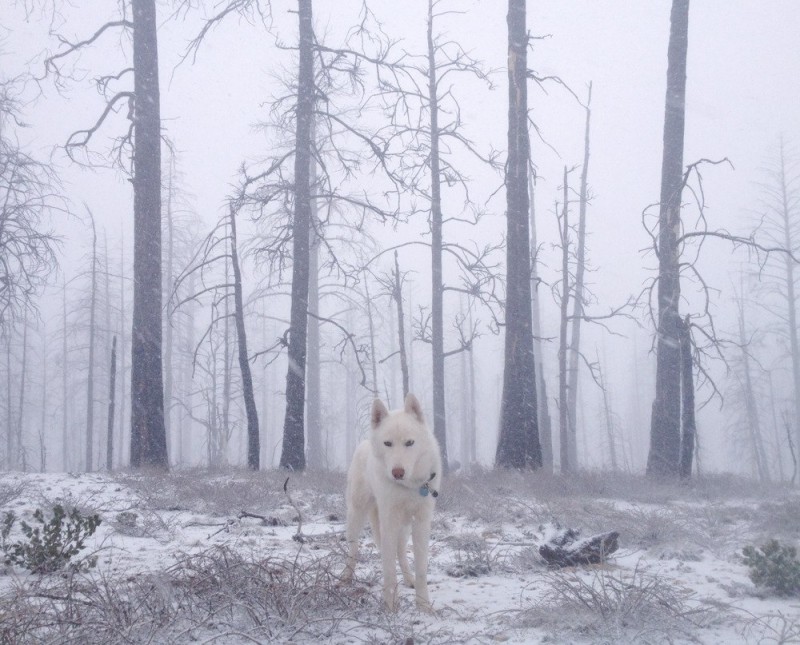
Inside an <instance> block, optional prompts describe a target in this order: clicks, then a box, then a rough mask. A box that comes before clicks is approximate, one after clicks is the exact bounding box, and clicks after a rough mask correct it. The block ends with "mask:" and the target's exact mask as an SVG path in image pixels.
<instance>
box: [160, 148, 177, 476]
mask: <svg viewBox="0 0 800 645" xmlns="http://www.w3.org/2000/svg"><path fill="white" fill-rule="evenodd" d="M168 159H169V161H168V164H167V190H166V194H167V204H166V212H165V215H166V218H165V219H166V225H167V227H166V228H167V231H166V232H167V253H166V256H167V257H166V258H164V260H165V268H166V271H165V273H166V275H165V276H164V293H166V294H167V307H166V311H167V315H166V317H165V318H166V320H164V367H163V369H164V430H165V432H166V433H167V437H168V438H169V440H171V441H172V446H173V447H174V446H175V437H174V436H173V432H172V409H173V382H174V379H173V360H172V356H173V341H172V337H173V331H174V330H173V328H172V314H171V310H172V307H171V302H170V299H171V298H172V290H173V288H174V286H175V276H174V270H175V269H174V256H175V221H174V214H173V209H172V200H173V191H174V186H173V181H174V177H175V155H174V153H173V151H172V150H171V149H169V158H168ZM172 458H173V460H174V459H175V456H174V455H173V457H172Z"/></svg>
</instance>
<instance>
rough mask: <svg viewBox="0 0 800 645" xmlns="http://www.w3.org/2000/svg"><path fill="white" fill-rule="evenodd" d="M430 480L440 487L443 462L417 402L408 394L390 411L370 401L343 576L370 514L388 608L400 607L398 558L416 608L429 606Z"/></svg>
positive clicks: (352, 481) (353, 480) (351, 474)
mask: <svg viewBox="0 0 800 645" xmlns="http://www.w3.org/2000/svg"><path fill="white" fill-rule="evenodd" d="M387 443H389V444H391V445H386V444H387ZM409 443H410V445H407V444H409ZM399 469H402V470H403V471H404V472H403V476H402V478H400V479H398V478H396V477H395V474H399V472H400V471H399ZM393 471H394V474H393ZM434 473H435V475H434V477H433V479H431V475H432V474H434ZM426 482H428V486H429V488H430V490H431V491H434V490H436V491H438V490H440V485H441V482H442V463H441V457H440V455H439V445H438V443H437V442H436V439H435V438H434V436H433V433H432V432H431V431H430V430H429V429H428V427H427V426H426V425H425V420H424V418H423V415H422V409H421V408H420V405H419V401H417V398H416V397H415V396H414V395H413V394H409V395H408V396H407V397H406V400H405V406H404V409H403V410H399V411H396V412H391V413H390V412H389V411H388V410H387V409H386V406H384V404H383V403H382V402H381V401H379V400H378V399H376V400H375V402H374V403H373V405H372V430H371V432H370V437H369V438H368V439H365V440H364V441H362V442H361V443H360V444H359V446H358V447H357V448H356V450H355V453H354V454H353V461H352V462H351V464H350V469H349V471H348V473H347V531H346V534H347V543H348V547H349V556H348V559H347V567H346V568H345V571H344V574H343V577H344V578H345V579H346V580H348V579H350V578H352V576H353V572H354V571H355V566H356V557H357V555H358V537H359V534H360V533H361V530H362V528H363V527H364V524H365V523H366V520H367V518H369V520H370V523H371V525H372V534H373V537H374V538H375V543H376V544H377V545H378V547H379V549H380V552H381V561H382V565H383V599H384V601H385V602H386V605H387V607H388V608H389V609H390V610H396V609H397V569H396V567H395V561H397V562H399V563H400V570H401V571H402V573H403V580H404V581H405V583H406V584H407V585H408V586H410V587H413V588H414V589H415V591H416V601H417V607H418V608H419V609H421V610H424V611H430V609H431V603H430V599H429V597H428V541H429V539H430V533H431V517H432V515H433V507H434V504H435V500H434V497H433V495H432V494H429V495H426V496H425V495H422V494H421V493H420V488H421V487H423V486H424V485H425V483H426ZM409 536H411V539H412V544H413V551H414V575H412V574H411V570H410V568H409V566H408V555H407V553H406V546H407V544H408V538H409Z"/></svg>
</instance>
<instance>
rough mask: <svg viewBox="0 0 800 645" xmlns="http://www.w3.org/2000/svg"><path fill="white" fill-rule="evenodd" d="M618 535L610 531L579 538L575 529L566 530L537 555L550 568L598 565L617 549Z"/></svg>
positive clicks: (543, 547) (541, 548) (578, 533)
mask: <svg viewBox="0 0 800 645" xmlns="http://www.w3.org/2000/svg"><path fill="white" fill-rule="evenodd" d="M618 538H619V533H617V531H610V532H608V533H600V534H599V535H593V536H592V537H587V538H582V539H581V538H580V531H578V530H577V529H566V530H565V531H562V532H561V533H559V534H558V535H556V536H555V537H554V538H552V539H550V540H549V541H548V542H547V543H546V544H543V545H542V546H540V547H539V555H541V556H542V557H543V558H544V560H545V562H547V564H549V565H550V566H552V567H574V566H578V565H581V564H600V563H601V562H605V560H606V558H607V557H608V556H609V555H610V554H612V553H614V551H616V550H617V549H618V548H619V544H618V541H617V540H618Z"/></svg>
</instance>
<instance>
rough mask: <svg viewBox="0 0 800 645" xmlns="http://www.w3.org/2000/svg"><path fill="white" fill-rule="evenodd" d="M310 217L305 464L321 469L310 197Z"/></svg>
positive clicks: (312, 176)
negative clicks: (306, 452)
mask: <svg viewBox="0 0 800 645" xmlns="http://www.w3.org/2000/svg"><path fill="white" fill-rule="evenodd" d="M311 138H312V141H313V140H314V122H313V121H312V135H311ZM316 168H317V165H316V163H315V162H314V159H313V158H312V159H311V168H310V171H309V183H310V184H311V186H312V187H315V186H316V183H317V172H316ZM310 203H311V221H312V223H313V224H312V226H310V227H309V241H308V244H309V262H308V313H309V315H308V342H307V346H308V363H307V365H306V374H307V379H308V391H307V392H306V414H307V415H308V418H307V419H306V434H307V436H308V465H309V466H310V467H311V468H314V469H317V470H319V469H321V468H322V467H323V460H324V452H325V451H324V448H323V445H322V384H321V374H320V370H321V365H320V342H321V339H320V329H319V327H320V325H319V318H318V316H319V235H318V234H317V231H316V228H317V226H319V220H318V214H317V203H316V200H315V199H312V200H311V202H310Z"/></svg>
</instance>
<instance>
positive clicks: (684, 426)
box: [679, 315, 697, 479]
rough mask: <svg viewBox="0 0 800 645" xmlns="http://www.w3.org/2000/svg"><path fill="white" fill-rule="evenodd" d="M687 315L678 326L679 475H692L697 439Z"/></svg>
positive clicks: (685, 476) (685, 477) (690, 335)
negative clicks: (679, 394) (679, 375)
mask: <svg viewBox="0 0 800 645" xmlns="http://www.w3.org/2000/svg"><path fill="white" fill-rule="evenodd" d="M691 329H692V328H691V325H690V323H689V316H688V315H687V316H686V319H685V320H684V321H683V323H682V324H681V327H680V352H681V382H680V385H681V444H680V450H681V453H680V455H681V460H680V464H679V465H680V476H681V477H682V478H684V479H687V478H689V477H691V476H692V458H693V456H694V446H695V441H696V440H697V425H696V422H695V416H694V376H693V373H692V367H693V362H692V334H691Z"/></svg>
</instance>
